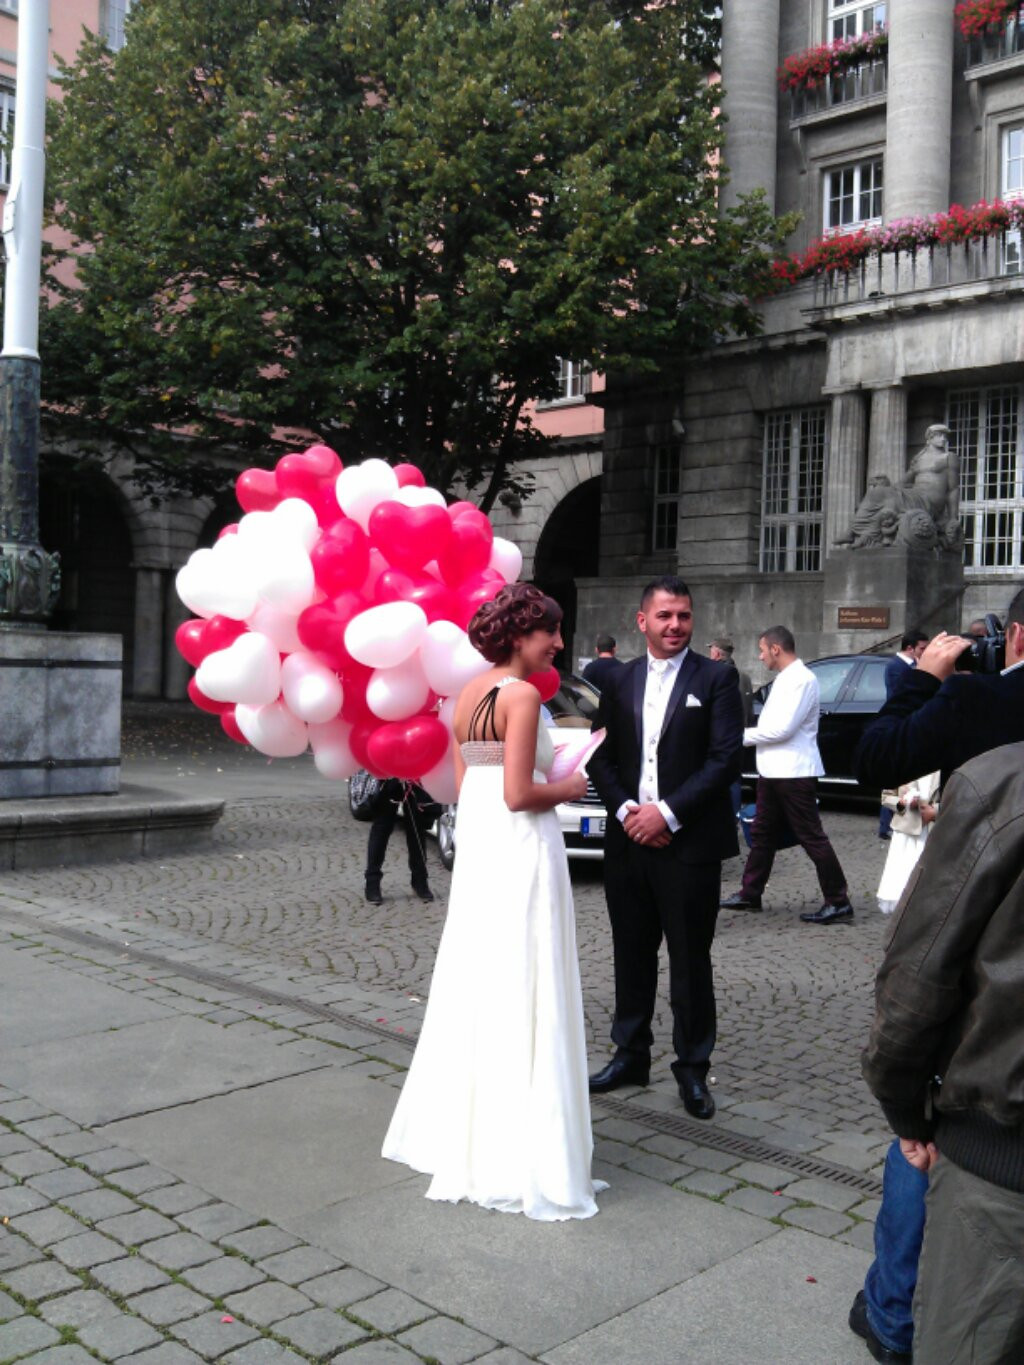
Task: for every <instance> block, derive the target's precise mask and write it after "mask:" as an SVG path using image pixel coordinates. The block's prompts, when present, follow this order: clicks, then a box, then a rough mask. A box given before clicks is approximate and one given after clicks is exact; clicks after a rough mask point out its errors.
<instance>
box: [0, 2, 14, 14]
mask: <svg viewBox="0 0 1024 1365" xmlns="http://www.w3.org/2000/svg"><path fill="white" fill-rule="evenodd" d="M17 12H18V0H0V14H17Z"/></svg>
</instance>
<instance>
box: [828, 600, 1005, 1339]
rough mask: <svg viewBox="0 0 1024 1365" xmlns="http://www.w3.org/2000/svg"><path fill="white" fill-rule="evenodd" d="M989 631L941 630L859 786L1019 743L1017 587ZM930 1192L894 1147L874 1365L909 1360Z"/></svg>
mask: <svg viewBox="0 0 1024 1365" xmlns="http://www.w3.org/2000/svg"><path fill="white" fill-rule="evenodd" d="M986 627H987V634H986V635H985V636H984V637H978V636H973V635H967V636H964V635H947V634H946V632H945V631H941V632H940V633H939V634H938V635H936V637H935V639H934V640H932V641H931V642H930V643H929V644H928V646H927V647H926V648H925V651H924V653H923V654H922V655H921V657H920V659H919V660H918V663H917V667H916V668H914V669H909V668H908V669H907V670H906V672H905V674H904V677H903V678H902V679H901V682H900V685H899V686H898V687H897V688H896V689H895V691H894V692H893V693H892V695H891V696H890V697H889V699H888V701H887V702H886V703H885V705H884V706H883V707H882V709H881V711H880V712H879V713H878V717H877V719H876V720H874V721H873V722H872V724H871V725H869V726H868V728H867V729H866V730H865V732H864V735H863V737H862V739H861V742H860V744H859V746H858V748H857V751H856V753H855V754H854V759H853V770H854V772H855V774H856V775H857V777H858V778H859V780H860V781H861V782H864V783H867V784H870V785H874V786H879V787H896V786H899V785H900V784H901V783H904V782H910V781H912V780H913V779H914V778H915V777H916V776H917V775H918V774H919V773H926V772H932V771H934V770H935V769H940V770H941V773H942V781H943V783H945V781H946V779H947V778H948V777H949V775H950V773H951V772H952V771H953V770H954V769H956V768H959V767H961V766H962V765H963V764H964V763H967V762H969V761H970V760H971V759H972V758H977V757H978V756H979V755H981V754H984V753H988V752H989V750H992V749H998V748H1001V747H1002V746H1003V745H1006V744H1013V743H1016V742H1017V741H1019V740H1024V667H1021V665H1022V664H1024V589H1021V590H1020V591H1018V592H1017V594H1016V595H1015V597H1014V599H1013V601H1012V602H1011V603H1010V608H1009V611H1008V612H1007V618H1006V630H1005V634H1004V633H1003V632H1002V631H1001V630H1000V629H999V624H998V622H997V621H996V619H995V618H994V617H988V618H986ZM942 818H944V817H941V816H940V819H942ZM897 927H898V926H897ZM927 1188H928V1176H927V1174H926V1171H925V1170H924V1169H921V1168H919V1167H916V1166H914V1165H911V1163H910V1162H909V1161H908V1160H907V1159H906V1158H905V1157H904V1156H903V1154H902V1152H901V1150H900V1144H899V1141H898V1140H897V1141H896V1142H894V1143H893V1144H892V1146H891V1148H890V1150H889V1154H888V1156H887V1157H886V1162H885V1173H884V1177H883V1189H882V1205H881V1208H880V1209H879V1212H878V1218H877V1221H876V1223H875V1260H874V1262H873V1263H872V1265H871V1267H870V1268H869V1270H868V1273H867V1278H866V1280H865V1282H864V1288H863V1289H862V1290H861V1291H860V1293H859V1294H858V1295H857V1297H856V1299H855V1300H854V1303H853V1307H852V1309H851V1310H850V1327H851V1328H852V1330H853V1331H854V1332H856V1333H857V1335H858V1336H860V1337H863V1339H864V1340H865V1342H866V1343H867V1346H868V1350H869V1351H870V1352H871V1354H872V1355H873V1356H874V1358H875V1359H876V1360H878V1361H882V1362H886V1361H888V1362H897V1361H907V1362H909V1361H910V1359H911V1349H912V1343H913V1319H912V1317H911V1304H912V1301H913V1297H914V1288H915V1285H916V1283H917V1262H918V1256H919V1254H920V1250H921V1240H922V1235H923V1232H924V1222H925V1203H924V1196H925V1191H926V1190H927Z"/></svg>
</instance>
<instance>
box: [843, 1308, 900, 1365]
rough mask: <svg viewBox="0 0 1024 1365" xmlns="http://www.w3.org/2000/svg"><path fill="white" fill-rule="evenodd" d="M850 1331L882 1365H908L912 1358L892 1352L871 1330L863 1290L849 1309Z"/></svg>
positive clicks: (898, 1352)
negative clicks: (854, 1333)
mask: <svg viewBox="0 0 1024 1365" xmlns="http://www.w3.org/2000/svg"><path fill="white" fill-rule="evenodd" d="M850 1331H851V1332H856V1333H857V1335H858V1336H859V1337H861V1338H862V1339H863V1341H864V1343H865V1345H866V1346H867V1348H868V1350H869V1351H870V1352H871V1354H872V1355H873V1356H874V1358H875V1359H876V1360H878V1361H881V1363H882V1365H910V1362H911V1360H912V1359H913V1356H911V1354H910V1352H909V1351H892V1350H890V1349H889V1347H888V1346H885V1345H883V1343H882V1342H881V1341H879V1339H878V1338H877V1337H876V1336H875V1334H874V1332H873V1331H872V1330H871V1323H870V1322H868V1305H867V1299H866V1298H865V1297H864V1290H863V1289H861V1290H858V1293H857V1297H856V1298H855V1299H854V1301H853V1307H852V1308H851V1309H850Z"/></svg>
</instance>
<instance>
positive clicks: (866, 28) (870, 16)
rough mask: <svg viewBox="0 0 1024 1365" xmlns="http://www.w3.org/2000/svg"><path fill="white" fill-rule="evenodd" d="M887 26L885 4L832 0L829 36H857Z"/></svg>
mask: <svg viewBox="0 0 1024 1365" xmlns="http://www.w3.org/2000/svg"><path fill="white" fill-rule="evenodd" d="M884 26H885V6H884V5H865V3H864V0H831V3H830V4H829V12H828V36H829V38H830V39H832V40H833V41H835V39H837V38H856V37H857V36H858V34H861V33H871V32H872V31H873V30H874V29H876V28H884Z"/></svg>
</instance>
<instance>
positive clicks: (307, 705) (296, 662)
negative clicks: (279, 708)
mask: <svg viewBox="0 0 1024 1365" xmlns="http://www.w3.org/2000/svg"><path fill="white" fill-rule="evenodd" d="M281 692H282V693H283V695H284V699H285V703H286V705H287V706H288V709H289V710H290V711H291V712H293V714H294V715H296V716H298V718H299V719H300V720H304V721H307V722H308V723H309V724H311V725H323V724H325V723H326V722H327V721H329V720H333V719H334V717H335V716H336V715H337V714H338V712H339V711H340V710H341V703H342V700H343V698H344V693H343V691H342V687H341V683H340V682H339V681H338V675H337V674H336V673H334V672H332V671H331V669H329V668H327V667H326V666H325V665H324V664H322V663H320V661H319V660H318V659H316V658H314V657H313V655H312V654H307V653H306V652H305V651H301V650H300V651H299V652H297V653H295V654H289V655H288V658H287V659H285V661H284V663H283V664H282V665H281Z"/></svg>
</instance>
